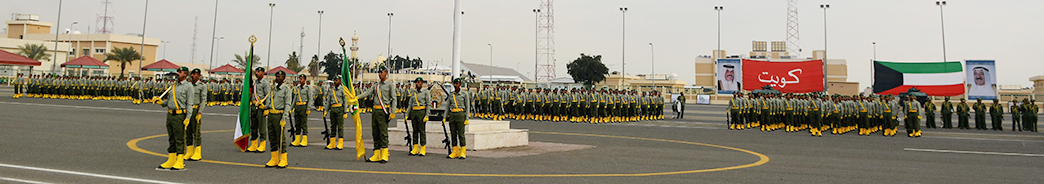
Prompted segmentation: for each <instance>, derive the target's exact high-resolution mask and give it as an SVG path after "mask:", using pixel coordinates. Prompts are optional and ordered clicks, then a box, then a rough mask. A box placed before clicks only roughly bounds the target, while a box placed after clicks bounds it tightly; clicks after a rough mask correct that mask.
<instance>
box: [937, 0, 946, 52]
mask: <svg viewBox="0 0 1044 184" xmlns="http://www.w3.org/2000/svg"><path fill="white" fill-rule="evenodd" d="M935 5H936V6H939V23H940V27H942V29H941V30H942V49H943V62H946V21H944V20H943V6H946V1H935Z"/></svg>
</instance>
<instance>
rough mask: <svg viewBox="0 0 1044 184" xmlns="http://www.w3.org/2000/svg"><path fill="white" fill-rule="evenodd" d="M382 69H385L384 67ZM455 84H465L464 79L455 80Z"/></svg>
mask: <svg viewBox="0 0 1044 184" xmlns="http://www.w3.org/2000/svg"><path fill="white" fill-rule="evenodd" d="M382 68H383V67H382ZM453 83H454V84H463V83H464V78H456V79H453Z"/></svg>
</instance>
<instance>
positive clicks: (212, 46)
mask: <svg viewBox="0 0 1044 184" xmlns="http://www.w3.org/2000/svg"><path fill="white" fill-rule="evenodd" d="M217 6H218V0H214V26H213V27H211V30H210V36H211V37H216V36H214V35H217V12H218V7H217ZM216 41H217V40H215V39H210V66H207V67H209V68H210V70H211V71H213V70H214V44H215V42H216ZM210 76H212V74H210V72H207V77H210Z"/></svg>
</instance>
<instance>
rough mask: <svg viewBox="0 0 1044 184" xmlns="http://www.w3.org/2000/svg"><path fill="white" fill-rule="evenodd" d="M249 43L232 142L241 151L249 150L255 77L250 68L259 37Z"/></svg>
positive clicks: (251, 39)
mask: <svg viewBox="0 0 1044 184" xmlns="http://www.w3.org/2000/svg"><path fill="white" fill-rule="evenodd" d="M248 41H250V52H248V53H247V56H246V58H247V64H246V66H244V67H245V68H244V69H246V72H245V73H246V75H244V76H243V88H242V90H241V91H242V94H240V96H239V99H240V100H239V104H240V105H239V116H237V119H238V120H239V124H237V125H236V127H235V128H236V132H235V134H236V136H235V138H234V139H233V140H232V143H233V144H234V145H236V148H239V151H246V150H247V143H248V142H249V138H250V93H252V92H253V91H252V90H250V89H251V88H252V87H251V86H250V85H251V84H253V82H252V80H251V79H250V76H252V75H253V71H254V70H253V69H251V68H250V66H253V65H254V63H253V62H254V42H257V37H254V35H250V38H249V39H248ZM244 117H245V118H244Z"/></svg>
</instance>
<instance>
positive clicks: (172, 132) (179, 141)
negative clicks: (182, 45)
mask: <svg viewBox="0 0 1044 184" xmlns="http://www.w3.org/2000/svg"><path fill="white" fill-rule="evenodd" d="M177 71H178V81H177V84H176V85H173V86H172V87H171V88H170V89H168V92H169V93H165V95H163V96H162V97H156V99H154V101H155V103H156V104H160V105H162V106H163V107H166V108H167V124H166V127H167V137H168V139H167V142H168V144H169V146H168V147H167V162H164V163H163V164H160V166H159V167H157V168H156V169H157V170H167V169H169V170H175V171H177V170H183V169H185V128H186V127H187V126H188V124H189V120H188V119H187V118H186V115H187V114H193V113H195V112H193V109H192V108H191V106H190V105H189V104H190V103H191V102H192V98H194V97H193V95H192V91H193V87H192V83H189V82H188V81H187V80H185V79H186V78H187V77H188V75H189V70H188V68H186V67H181V68H178V70H177Z"/></svg>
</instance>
